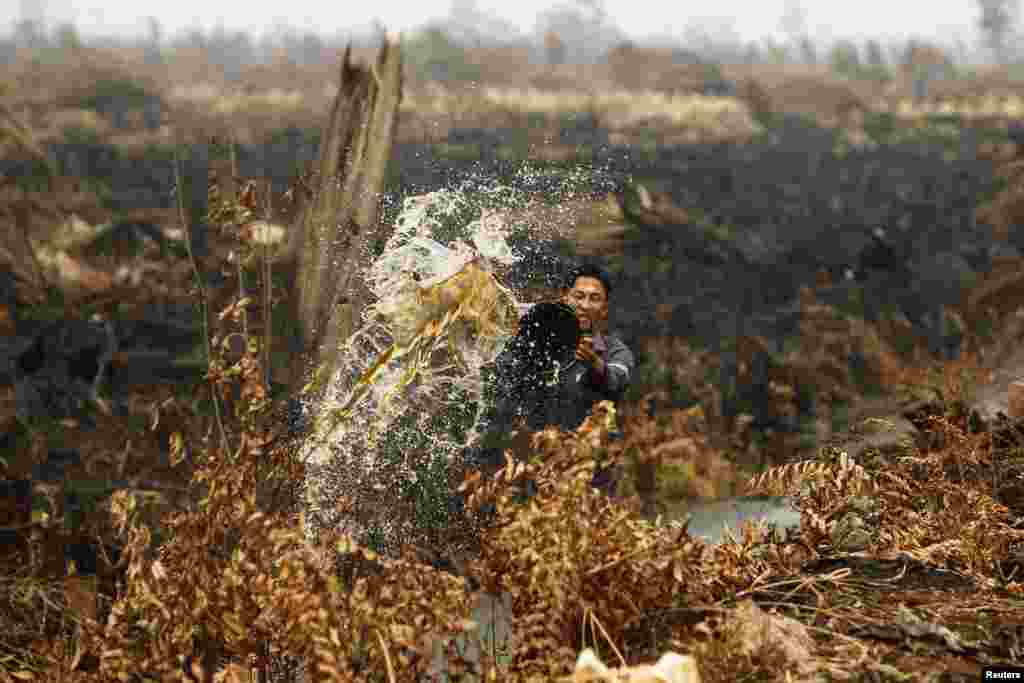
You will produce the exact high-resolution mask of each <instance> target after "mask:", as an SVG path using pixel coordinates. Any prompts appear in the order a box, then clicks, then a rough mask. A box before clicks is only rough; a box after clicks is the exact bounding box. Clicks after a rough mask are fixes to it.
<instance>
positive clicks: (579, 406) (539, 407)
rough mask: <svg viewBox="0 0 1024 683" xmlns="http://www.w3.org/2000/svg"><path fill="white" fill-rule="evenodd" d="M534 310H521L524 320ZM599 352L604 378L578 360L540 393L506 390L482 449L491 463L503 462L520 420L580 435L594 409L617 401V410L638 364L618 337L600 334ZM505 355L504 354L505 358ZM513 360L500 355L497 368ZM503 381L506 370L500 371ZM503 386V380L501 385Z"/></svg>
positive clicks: (596, 346)
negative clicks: (510, 435) (509, 437)
mask: <svg viewBox="0 0 1024 683" xmlns="http://www.w3.org/2000/svg"><path fill="white" fill-rule="evenodd" d="M527 310H529V305H526V306H521V307H520V314H521V315H522V314H523V313H525V312H526V311H527ZM594 350H595V351H597V353H598V354H599V355H600V356H601V358H602V359H603V360H604V363H605V372H604V374H603V375H598V374H597V371H596V369H595V368H594V367H593V366H592V365H591V364H589V363H584V362H582V361H579V360H576V359H573V360H572V361H571V362H570V363H569V365H568V366H566V367H564V368H561V369H560V372H559V375H558V382H557V384H556V385H554V386H551V387H548V388H544V389H539V388H538V389H536V390H535V391H531V392H529V395H518V396H509V395H507V394H502V393H501V392H500V391H499V392H498V393H499V398H498V399H497V400H496V402H495V404H494V406H492V407H491V409H490V410H488V416H487V425H486V427H485V429H486V436H485V437H484V440H483V443H482V444H481V446H482V448H483V451H484V453H482V455H484V456H485V460H496V461H500V460H502V459H503V458H502V457H501V451H502V450H503V441H504V437H505V436H507V435H508V433H509V431H510V430H511V428H512V424H513V421H514V420H515V418H516V417H517V416H521V417H524V418H525V420H526V425H527V427H528V428H529V429H531V430H533V431H539V430H541V429H544V428H545V427H547V426H555V427H559V428H561V429H564V430H566V431H572V430H575V429H576V428H577V427H579V426H580V425H581V424H583V421H584V420H585V419H586V418H587V416H588V415H589V414H590V412H591V410H592V409H593V407H594V404H596V403H598V402H600V401H612V402H614V403H615V404H616V405H618V404H619V402H620V401H621V400H622V397H623V394H625V391H626V389H627V388H628V387H629V383H630V381H631V380H632V376H633V371H634V366H635V361H634V358H633V353H632V352H631V351H630V350H629V348H628V347H627V346H626V345H625V343H624V342H623V341H622V340H621V339H619V338H618V337H616V336H615V335H601V334H595V335H594ZM503 355H504V354H503ZM508 360H509V359H508V358H504V357H502V356H499V358H498V359H497V361H496V364H497V366H498V367H499V368H501V367H503V366H504V365H505V364H506V363H507V362H508ZM499 376H500V370H499ZM499 381H501V380H499Z"/></svg>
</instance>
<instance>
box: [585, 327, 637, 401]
mask: <svg viewBox="0 0 1024 683" xmlns="http://www.w3.org/2000/svg"><path fill="white" fill-rule="evenodd" d="M634 365H635V361H634V359H633V352H632V351H630V350H629V348H628V347H627V346H626V345H625V344H623V343H622V342H621V341H619V340H618V339H615V338H609V339H608V355H607V356H606V358H605V363H604V372H603V373H600V374H598V372H597V371H596V370H595V369H591V372H590V377H589V379H590V384H591V385H592V386H594V387H597V388H599V389H601V390H602V391H605V392H607V393H609V394H611V395H612V396H615V397H620V396H622V394H623V392H625V391H626V387H628V386H629V383H630V381H632V379H633V368H634Z"/></svg>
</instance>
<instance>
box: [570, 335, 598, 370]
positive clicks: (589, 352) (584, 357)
mask: <svg viewBox="0 0 1024 683" xmlns="http://www.w3.org/2000/svg"><path fill="white" fill-rule="evenodd" d="M576 359H577V360H581V361H583V362H584V363H589V364H590V365H591V366H593V368H594V372H595V373H597V375H598V376H601V377H603V376H604V372H605V367H604V359H603V358H601V356H600V355H599V354H598V353H597V351H595V350H594V338H593V337H592V336H590V335H586V336H584V337H581V338H580V343H579V344H578V345H577V346H576Z"/></svg>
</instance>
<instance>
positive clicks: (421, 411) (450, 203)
mask: <svg viewBox="0 0 1024 683" xmlns="http://www.w3.org/2000/svg"><path fill="white" fill-rule="evenodd" d="M523 194H524V193H523V192H522V191H519V190H513V189H511V188H509V187H508V186H502V185H498V186H491V187H487V188H479V187H478V188H474V189H472V190H465V189H463V190H448V189H444V190H439V191H437V192H432V193H429V194H426V195H420V196H415V197H409V198H407V199H406V200H405V201H404V202H403V205H402V211H401V213H400V215H399V216H398V219H397V221H396V225H395V229H394V232H393V234H392V236H391V238H390V239H389V240H388V241H387V243H386V244H385V245H384V249H383V252H382V254H381V255H380V256H379V257H378V258H377V259H376V260H375V261H374V262H373V263H372V265H371V266H370V268H369V269H368V270H367V272H366V273H364V274H363V277H364V279H365V281H366V283H367V285H368V286H369V288H370V290H371V292H372V293H373V295H374V297H375V299H376V300H375V302H374V303H373V304H372V305H370V306H369V307H367V310H366V311H365V312H364V314H363V319H362V324H361V327H360V328H359V329H358V330H357V331H356V333H355V334H354V335H353V336H352V338H351V339H349V340H348V341H347V342H346V344H345V346H344V347H343V348H342V349H341V362H340V365H339V367H340V369H339V370H338V372H337V373H336V375H335V376H334V377H333V378H331V380H330V382H329V383H328V385H327V389H326V391H325V392H324V395H323V397H322V398H321V399H320V401H319V403H318V404H317V405H315V406H311V407H310V408H311V411H312V413H313V414H314V416H315V418H314V427H313V431H312V434H311V436H310V437H309V438H308V439H307V441H306V443H305V444H304V452H303V456H304V458H305V461H306V463H307V480H306V511H305V515H306V519H307V532H308V533H310V536H311V538H312V537H315V534H316V531H317V530H320V529H333V530H336V531H339V532H341V533H343V534H345V533H347V534H352V536H354V537H355V538H356V539H357V540H358V541H360V542H373V543H375V544H376V545H377V546H378V547H379V548H380V547H384V548H386V547H389V546H392V545H393V544H394V543H395V542H396V541H397V539H403V540H408V539H410V538H413V537H414V536H415V531H416V529H415V528H414V523H413V521H412V520H413V519H414V518H416V517H417V515H419V517H420V518H422V517H423V515H424V514H425V513H426V512H427V511H428V508H429V509H436V508H437V507H438V506H439V504H440V506H441V507H443V505H444V502H445V501H446V500H447V495H448V492H449V490H450V489H449V488H448V487H449V486H450V484H451V482H450V481H444V479H445V477H446V476H447V473H448V472H449V471H450V468H451V466H452V465H453V464H455V463H456V461H457V460H458V458H459V457H460V454H461V453H462V452H463V449H464V448H465V447H466V446H467V445H469V444H471V443H474V442H475V440H476V439H477V438H478V436H479V434H478V431H477V429H478V426H479V421H480V417H481V415H482V412H483V405H482V396H483V390H484V379H483V373H482V370H483V369H484V367H485V366H486V365H487V364H488V363H490V362H491V361H493V360H494V359H495V358H496V357H497V355H498V354H499V353H500V352H501V350H502V349H503V348H504V345H505V344H506V343H507V342H508V340H509V339H510V338H511V337H512V336H513V335H514V334H515V332H516V327H517V324H518V320H519V312H520V310H521V306H520V303H519V301H518V300H517V299H516V295H515V292H513V290H512V289H510V288H509V287H506V286H505V285H503V284H502V282H501V279H500V275H501V273H502V271H503V269H507V268H509V267H511V266H513V265H515V264H517V263H518V262H520V261H521V260H523V259H524V258H526V259H527V260H529V257H530V254H529V253H523V252H524V251H528V248H529V247H528V248H527V249H522V248H520V249H518V250H514V249H513V248H512V247H511V246H510V238H511V237H512V236H513V233H517V232H518V234H520V235H522V234H524V231H525V233H530V232H534V231H533V230H531V227H530V226H529V225H526V224H524V223H523V222H522V220H521V218H520V219H511V218H509V211H508V210H503V209H505V207H514V208H520V209H521V208H522V207H523V206H524V204H525V202H524V197H523ZM523 242H524V244H526V245H530V244H531V243H532V244H533V245H534V247H535V246H536V243H537V240H536V239H532V240H530V239H527V240H523ZM417 486H419V489H418V490H419V492H420V493H419V494H418V496H417V495H415V494H412V493H411V492H412V491H414V490H416V489H415V487H417ZM430 496H433V497H432V498H431V497H430ZM427 498H430V500H427ZM403 504H404V505H406V506H407V507H408V509H406V510H405V512H406V513H407V514H400V510H399V508H400V507H401V506H402V505H403ZM367 520H372V522H369V523H368V522H367ZM434 521H435V522H441V520H439V519H435V520H434ZM441 523H443V522H441Z"/></svg>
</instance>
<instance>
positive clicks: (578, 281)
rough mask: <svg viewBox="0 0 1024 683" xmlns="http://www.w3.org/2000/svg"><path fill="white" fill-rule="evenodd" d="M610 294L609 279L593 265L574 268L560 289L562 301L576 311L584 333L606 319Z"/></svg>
mask: <svg viewBox="0 0 1024 683" xmlns="http://www.w3.org/2000/svg"><path fill="white" fill-rule="evenodd" d="M611 293H612V285H611V278H610V277H608V273H606V272H605V271H604V270H603V269H602V268H600V267H598V266H594V265H586V266H579V267H578V268H574V269H573V270H572V271H571V272H570V273H569V275H568V277H567V278H566V280H565V284H564V285H563V287H562V301H564V302H565V303H567V304H569V305H570V306H572V307H573V308H575V309H576V315H578V316H579V317H580V324H581V325H582V326H583V329H584V330H585V331H590V330H591V329H593V327H594V326H596V325H600V324H603V323H604V322H605V321H606V320H607V319H608V298H609V296H611Z"/></svg>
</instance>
